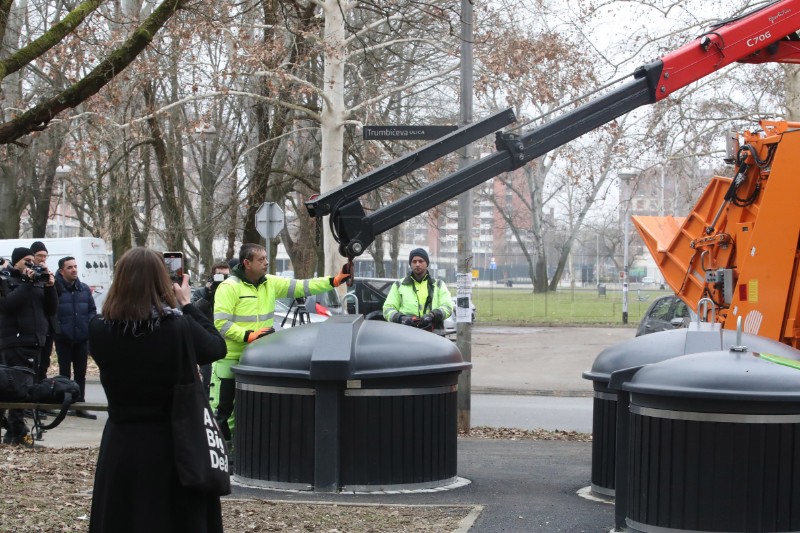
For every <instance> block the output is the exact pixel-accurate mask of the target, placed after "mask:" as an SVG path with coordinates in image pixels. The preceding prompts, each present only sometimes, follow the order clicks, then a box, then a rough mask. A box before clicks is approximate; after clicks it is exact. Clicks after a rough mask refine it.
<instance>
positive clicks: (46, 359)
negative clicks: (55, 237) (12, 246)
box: [31, 241, 58, 414]
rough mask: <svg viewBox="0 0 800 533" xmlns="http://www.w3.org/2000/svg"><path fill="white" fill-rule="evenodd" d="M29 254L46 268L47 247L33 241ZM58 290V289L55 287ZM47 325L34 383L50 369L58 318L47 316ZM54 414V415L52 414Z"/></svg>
mask: <svg viewBox="0 0 800 533" xmlns="http://www.w3.org/2000/svg"><path fill="white" fill-rule="evenodd" d="M31 252H33V262H34V264H35V265H37V266H40V267H43V268H46V269H47V271H48V272H49V271H50V269H49V268H48V267H47V257H48V255H49V254H48V252H47V247H46V246H45V245H44V243H43V242H42V241H34V242H33V244H31ZM56 290H58V287H56ZM47 323H48V325H49V329H48V331H47V339H46V340H45V342H44V344H43V345H42V351H41V352H40V353H39V360H38V364H37V365H36V383H39V382H40V381H42V380H43V379H45V378H46V377H47V369H48V368H50V356H52V355H53V338H54V335H55V334H56V333H58V317H57V316H56V315H47ZM52 414H55V413H52Z"/></svg>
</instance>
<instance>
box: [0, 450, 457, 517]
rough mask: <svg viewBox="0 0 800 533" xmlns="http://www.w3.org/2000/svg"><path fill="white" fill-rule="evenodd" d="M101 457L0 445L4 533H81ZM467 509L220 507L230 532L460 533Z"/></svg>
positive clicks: (244, 503) (227, 502) (252, 503)
mask: <svg viewBox="0 0 800 533" xmlns="http://www.w3.org/2000/svg"><path fill="white" fill-rule="evenodd" d="M96 461H97V449H89V448H43V447H39V448H33V449H28V448H20V447H18V446H6V445H0V480H2V487H3V488H2V493H1V494H0V532H2V533H6V532H8V533H11V532H13V533H19V532H48V533H50V532H72V531H75V532H78V531H80V532H84V531H86V530H87V529H88V527H89V512H90V510H91V505H92V500H91V488H92V482H93V479H94V467H95V462H96ZM470 510H471V508H470V507H466V506H465V507H447V506H445V507H425V506H391V505H337V504H312V503H296V502H275V501H266V500H236V499H229V498H224V499H223V500H222V515H223V524H224V527H225V531H234V532H237V533H238V532H250V531H253V532H262V531H281V532H302V533H306V532H313V531H315V532H325V533H338V532H344V531H347V532H348V533H373V532H379V531H406V532H419V533H433V532H441V531H455V530H456V529H457V528H458V526H459V522H460V521H461V519H463V518H464V517H465V516H467V514H468V513H469V512H470Z"/></svg>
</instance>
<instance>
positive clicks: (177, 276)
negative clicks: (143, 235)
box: [163, 252, 183, 285]
mask: <svg viewBox="0 0 800 533" xmlns="http://www.w3.org/2000/svg"><path fill="white" fill-rule="evenodd" d="M163 255H164V264H165V265H166V266H167V272H168V273H169V279H171V280H172V281H173V282H174V283H177V284H179V285H180V284H181V283H182V282H183V253H182V252H164V253H163Z"/></svg>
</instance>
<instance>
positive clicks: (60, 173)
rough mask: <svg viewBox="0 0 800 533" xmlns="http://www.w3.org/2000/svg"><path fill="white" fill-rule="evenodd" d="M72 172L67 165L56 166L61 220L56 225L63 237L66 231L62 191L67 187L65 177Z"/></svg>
mask: <svg viewBox="0 0 800 533" xmlns="http://www.w3.org/2000/svg"><path fill="white" fill-rule="evenodd" d="M70 174H72V167H71V166H69V165H58V166H57V167H56V178H58V182H59V183H60V185H61V198H60V199H59V201H58V210H59V211H60V212H61V220H60V222H59V225H58V236H59V237H65V233H66V231H65V230H66V227H65V224H66V219H67V204H66V202H65V198H64V191H65V189H66V188H67V184H66V178H67V177H69V175H70Z"/></svg>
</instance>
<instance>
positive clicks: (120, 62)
mask: <svg viewBox="0 0 800 533" xmlns="http://www.w3.org/2000/svg"><path fill="white" fill-rule="evenodd" d="M183 2H185V0H164V2H162V3H161V5H159V6H158V8H156V10H155V11H153V13H152V15H150V16H149V17H147V19H146V20H145V21H144V23H142V25H141V26H139V28H137V29H136V31H134V32H133V34H132V35H131V36H130V37H129V38H128V40H127V41H125V43H124V44H123V45H122V46H120V47H119V48H118V49H116V50H114V51H113V52H112V53H111V55H109V57H108V58H106V59H105V60H103V61H102V62H101V63H100V64H99V65H97V67H95V68H94V69H93V70H92V71H91V72H90V73H89V74H87V75H86V77H84V78H83V79H82V80H80V81H78V82H77V83H74V84H73V85H72V86H70V87H68V88H67V89H65V90H64V91H62V92H61V93H60V94H58V95H56V96H55V97H53V98H50V99H48V100H45V101H44V102H42V103H40V104H38V105H36V106H34V107H33V108H31V109H29V110H28V111H26V112H25V113H23V114H22V115H19V116H18V117H16V118H14V119H12V120H10V121H8V122H4V123H2V124H0V144H9V143H11V142H14V141H15V140H17V139H19V138H20V137H22V136H23V135H26V134H28V133H31V132H33V131H41V130H43V129H45V128H47V125H48V124H49V123H50V121H51V120H53V118H54V117H55V116H56V115H57V114H58V113H60V112H61V111H64V110H65V109H69V108H73V107H75V106H77V105H79V104H80V103H82V102H84V101H85V100H87V99H88V98H89V97H91V96H93V95H94V94H96V93H97V92H98V91H99V90H100V89H102V88H103V87H105V86H106V84H108V82H110V81H111V80H112V79H114V77H115V76H116V75H117V74H119V73H120V72H122V71H123V70H125V68H126V67H127V66H128V65H130V64H131V63H132V62H133V60H134V59H136V57H137V56H138V55H139V53H140V52H142V51H143V50H144V49H145V47H147V45H148V44H150V43H151V42H152V40H153V37H155V34H156V32H157V31H158V30H160V29H161V28H162V27H163V26H164V25H165V24H166V23H167V21H168V20H169V19H170V18H171V17H172V16H173V15H174V14H175V13H176V12H177V11H178V9H179V8H180V6H181V4H182V3H183Z"/></svg>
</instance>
